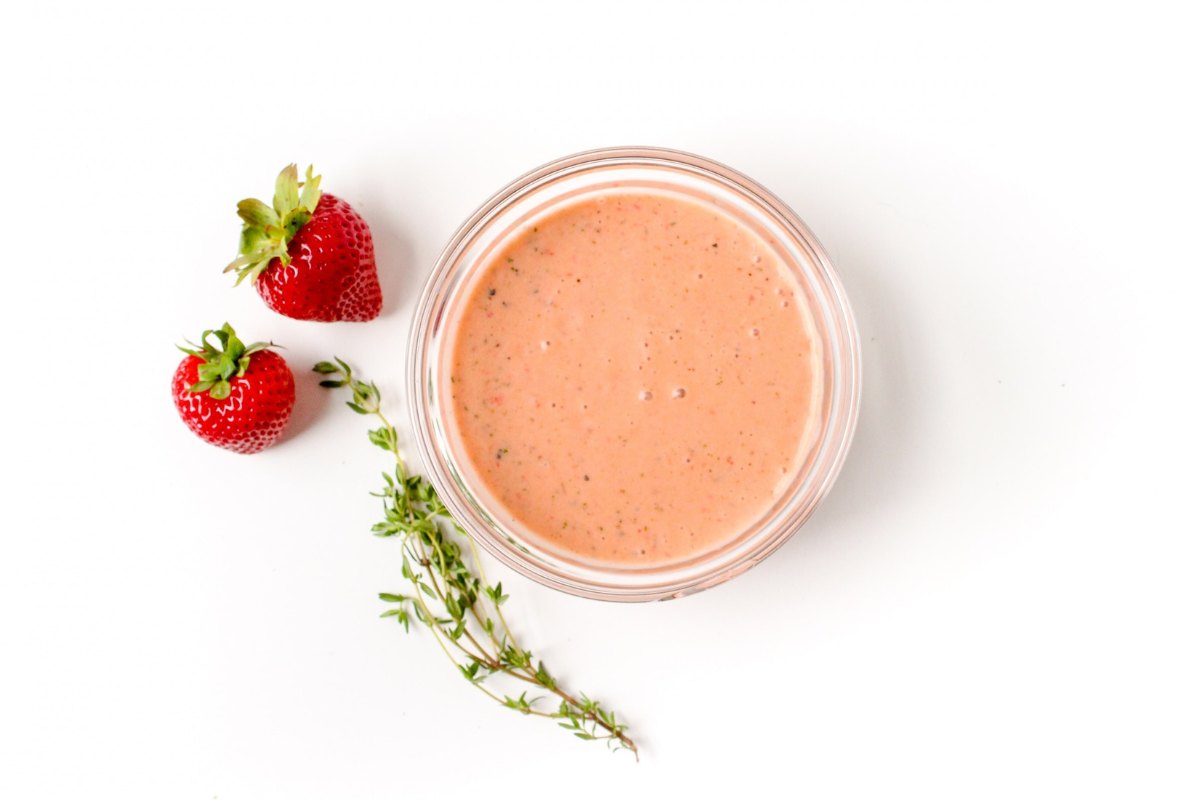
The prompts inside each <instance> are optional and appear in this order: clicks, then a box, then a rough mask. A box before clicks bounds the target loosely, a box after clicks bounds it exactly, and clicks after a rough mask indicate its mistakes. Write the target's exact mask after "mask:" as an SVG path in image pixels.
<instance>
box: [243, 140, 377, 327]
mask: <svg viewBox="0 0 1200 800" xmlns="http://www.w3.org/2000/svg"><path fill="white" fill-rule="evenodd" d="M301 185H303V187H304V189H303V191H301V189H300V187H301ZM320 186H321V176H320V175H318V176H316V177H315V178H314V177H313V174H312V167H311V166H310V167H309V168H308V170H307V172H306V173H305V176H304V183H303V184H301V183H300V179H299V176H298V175H297V172H296V165H295V164H289V165H288V166H287V167H284V169H283V172H280V173H279V177H278V178H277V179H276V181H275V198H274V201H273V203H272V205H270V206H268V205H267V204H266V203H264V202H262V201H261V200H253V199H250V200H243V201H242V202H240V203H238V216H239V217H241V218H242V222H243V224H242V238H241V245H240V247H239V252H240V253H241V255H239V256H238V257H237V258H236V259H235V260H234V261H233V263H231V264H230V265H229V266H228V267H226V268H225V271H226V272H230V271H233V270H237V273H238V280H237V282H238V283H241V282H242V281H244V280H246V279H247V278H249V279H250V280H251V281H253V282H254V286H255V288H256V289H258V293H259V294H260V295H261V296H262V299H263V300H264V301H265V302H266V304H267V307H269V308H271V309H272V310H274V311H277V312H279V313H280V314H283V315H284V316H285V317H292V318H294V319H314V320H320V321H321V322H334V321H336V320H346V321H349V322H366V321H367V320H372V319H375V317H377V316H379V311H380V309H382V308H383V293H382V292H381V291H380V289H379V276H378V274H377V273H376V271H375V245H374V243H373V242H372V241H371V231H370V229H369V228H367V223H366V222H364V221H363V218H362V217H360V216H359V215H358V212H356V211H355V210H354V209H353V208H351V207H350V204H349V203H347V202H346V201H345V200H342V199H340V198H338V197H334V196H333V195H331V194H324V195H323V194H321V189H320Z"/></svg>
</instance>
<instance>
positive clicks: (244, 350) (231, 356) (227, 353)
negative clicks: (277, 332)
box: [176, 322, 278, 400]
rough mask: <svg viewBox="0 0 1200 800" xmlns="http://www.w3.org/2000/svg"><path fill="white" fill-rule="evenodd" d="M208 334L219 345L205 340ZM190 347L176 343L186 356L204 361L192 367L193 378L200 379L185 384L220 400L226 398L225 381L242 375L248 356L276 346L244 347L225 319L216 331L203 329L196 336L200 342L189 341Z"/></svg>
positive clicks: (247, 363) (193, 389) (270, 343)
mask: <svg viewBox="0 0 1200 800" xmlns="http://www.w3.org/2000/svg"><path fill="white" fill-rule="evenodd" d="M209 336H215V337H216V339H217V341H218V342H219V343H220V347H216V346H214V345H213V344H212V342H210V341H208V337H209ZM188 344H189V345H191V347H190V348H189V347H183V346H182V345H176V346H177V347H179V349H180V350H182V351H183V352H185V353H187V354H188V355H190V356H195V357H196V358H199V359H201V360H202V361H203V362H204V363H203V364H200V365H199V366H197V367H196V377H197V378H199V379H200V380H199V381H198V382H196V383H193V384H192V385H191V386H189V387H188V391H190V392H196V393H199V392H208V396H209V397H211V398H213V399H214V400H224V399H225V398H226V397H229V393H230V391H231V389H232V387H231V386H230V384H229V379H230V378H240V377H242V376H243V375H245V374H246V370H247V369H249V367H250V356H252V355H254V354H255V353H258V352H260V351H262V350H266V349H267V348H268V347H278V345H276V344H275V343H274V342H255V343H254V344H252V345H250V346H249V347H247V346H246V345H244V344H242V340H241V339H239V338H238V337H237V334H236V333H234V332H233V328H231V327H230V326H229V323H228V322H226V323H225V324H224V325H222V326H221V329H220V330H216V331H212V330H209V331H205V332H204V333H203V334H201V335H200V344H198V345H196V344H192V342H188Z"/></svg>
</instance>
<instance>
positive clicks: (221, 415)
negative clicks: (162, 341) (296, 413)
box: [171, 323, 296, 453]
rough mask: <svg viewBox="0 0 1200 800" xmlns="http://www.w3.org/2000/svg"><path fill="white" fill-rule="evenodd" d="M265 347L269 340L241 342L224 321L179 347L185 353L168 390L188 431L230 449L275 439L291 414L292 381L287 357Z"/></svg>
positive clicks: (253, 448)
mask: <svg viewBox="0 0 1200 800" xmlns="http://www.w3.org/2000/svg"><path fill="white" fill-rule="evenodd" d="M209 336H215V337H216V339H217V341H218V342H220V345H221V346H220V349H218V348H217V347H214V346H213V344H212V343H210V342H209V341H208V337H209ZM189 344H190V342H189ZM268 347H274V345H273V344H270V343H266V342H255V343H254V344H252V345H250V346H249V347H246V346H245V345H243V344H242V342H241V340H240V339H238V338H237V335H236V334H235V333H234V332H233V328H231V327H229V323H225V325H224V326H222V328H221V329H220V330H219V331H205V332H204V334H203V335H202V336H201V337H200V345H199V346H197V345H193V346H192V347H191V348H187V347H180V348H179V349H180V350H182V351H183V352H185V353H187V354H188V357H187V358H185V359H184V360H183V361H181V362H180V363H179V366H178V367H177V368H176V370H175V376H174V377H173V378H172V379H171V395H172V396H173V397H174V398H175V408H176V409H177V410H178V411H179V416H180V417H181V418H182V419H183V421H184V423H186V424H187V426H188V427H189V428H191V429H192V432H193V433H195V434H196V435H197V436H199V437H200V438H201V439H203V440H204V441H206V442H208V443H209V444H215V445H217V446H218V447H224V448H225V449H227V450H232V451H233V452H235V453H257V452H258V451H259V450H262V449H264V448H266V447H268V446H270V445H271V444H273V443H274V442H275V440H276V439H278V438H279V436H280V434H282V433H283V428H284V426H285V425H287V421H288V418H289V417H290V416H291V415H292V405H293V404H295V402H296V384H295V381H294V380H293V378H292V371H291V370H290V369H288V365H287V362H286V361H284V360H283V357H282V356H280V355H279V354H278V353H274V352H272V351H271V350H268V349H267V348H268Z"/></svg>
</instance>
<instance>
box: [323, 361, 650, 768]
mask: <svg viewBox="0 0 1200 800" xmlns="http://www.w3.org/2000/svg"><path fill="white" fill-rule="evenodd" d="M313 371H314V372H317V373H320V374H321V375H325V376H330V377H327V378H326V379H325V380H322V381H321V386H324V387H326V388H330V389H336V388H341V387H349V388H350V393H351V396H352V399H351V400H350V401H348V402H347V403H346V405H347V406H349V407H350V409H351V410H352V411H354V412H355V413H358V414H362V415H364V416H373V417H375V418H377V419H378V421H379V422H380V424H381V427H379V428H375V429H373V430H371V431H369V432H368V434H367V437H368V438H369V439H370V440H371V443H372V444H375V445H377V446H378V447H381V448H382V449H384V450H386V451H388V452H389V453H391V454H392V456H393V458H394V459H395V462H396V463H395V467H394V469H393V470H392V472H390V473H389V472H384V473H383V481H384V485H383V488H382V490H381V491H379V492H373V493H372V494H373V495H374V496H376V497H379V498H382V500H383V512H384V515H383V519H382V520H381V521H379V522H377V523H375V525H374V526H373V528H372V531H373V532H374V533H375V535H376V536H381V537H396V538H398V539H399V541H400V548H401V567H400V574H401V576H402V577H403V578H404V580H405V581H406V582H407V585H406V587H405V591H400V592H382V593H380V595H379V598H380V599H381V600H383V601H384V602H385V603H388V604H389V605H391V606H392V608H389V609H388V610H387V611H384V612H383V614H382V615H381V616H383V617H393V618H395V620H396V621H397V622H398V623H399V624H400V625H402V626H403V627H404V630H405V631H408V630H409V629H410V625H411V624H413V623H417V624H419V625H424V626H425V627H426V628H428V629H429V630H430V631H431V632H432V633H433V636H434V639H436V640H437V643H438V645H439V646H440V647H441V650H442V652H443V653H445V654H446V658H448V659H450V661H451V662H453V664H454V665H455V667H456V668H457V669H458V671H459V673H461V674H462V676H463V677H464V678H465V679H466V680H467V681H468V682H470V684H471V685H472V686H474V687H475V688H476V689H478V690H479V691H480V692H482V693H483V694H485V695H487V696H488V697H490V698H491V699H492V700H494V701H495V702H497V703H499V704H500V705H502V706H504V707H505V708H511V709H513V710H514V711H517V712H519V713H521V714H525V715H529V716H537V717H546V718H547V719H552V720H557V722H558V726H559V727H560V728H565V729H566V730H568V731H570V732H571V733H572V734H574V735H575V736H576V737H577V738H580V739H584V740H588V741H592V740H595V741H602V742H605V743H606V744H607V746H608V747H609V749H610V750H621V749H624V750H629V751H630V752H632V753H633V755H634V758H637V756H638V749H637V744H635V743H634V741H633V739H632V738H630V736H629V734H627V733H626V730H627V727H628V726H627V725H625V724H623V723H620V722H618V721H617V715H616V714H615V713H613V712H612V711H611V710H609V709H607V708H605V707H603V706H602V705H601V704H600V703H598V702H596V701H595V700H592V699H591V698H589V697H588V696H587V695H586V694H583V693H582V692H581V693H580V694H579V695H578V696H576V695H575V694H572V693H571V692H568V691H567V690H565V689H563V688H562V687H561V686H560V685H559V683H558V681H557V680H556V679H555V678H554V677H553V676H552V675H551V674H550V671H549V670H548V669H547V668H546V665H545V664H544V663H542V661H540V660H536V659H535V658H534V656H533V653H532V652H530V651H529V650H525V649H524V648H522V647H521V646H520V645H519V644H518V643H517V641H516V638H515V637H514V636H513V634H512V630H511V629H510V628H509V626H508V621H507V620H506V619H505V618H504V612H503V611H502V610H501V606H503V605H504V603H505V601H506V600H508V595H506V594H505V593H504V588H503V586H502V585H501V583H500V582H497V583H496V584H495V585H490V584H489V583H488V581H487V577H486V576H485V575H484V573H483V563H482V562H481V560H480V558H479V552H478V550H476V548H475V542H474V540H473V539H472V538H471V537H470V536H469V535H468V534H467V533H466V531H464V530H463V528H462V526H461V525H459V524H458V522H457V521H456V520H455V519H454V518H453V517H452V516H451V515H450V512H449V511H448V510H447V509H446V506H445V505H444V504H443V503H442V501H441V499H440V498H439V497H438V495H437V492H435V491H434V488H433V486H432V485H431V484H430V483H429V481H427V480H426V479H425V478H423V477H422V476H420V475H410V474H409V472H408V467H407V466H406V465H405V463H404V458H403V457H402V456H401V455H400V448H399V439H398V436H397V435H396V428H395V426H393V425H392V424H391V422H389V421H388V419H387V417H386V416H384V414H383V412H382V411H381V410H380V407H381V397H380V392H379V388H378V387H377V386H376V385H375V384H374V383H368V382H366V381H361V380H359V379H357V378H356V377H355V376H354V374H353V372H352V371H351V369H350V367H349V365H347V364H346V362H344V361H342V360H341V359H339V358H334V360H333V362H329V361H322V362H320V363H318V364H317V365H316V366H314V367H313ZM463 543H465V544H466V547H467V548H468V549H469V550H470V551H471V561H472V562H473V565H474V569H472V566H470V565H468V563H467V562H466V561H465V560H464V558H463ZM496 678H502V679H504V680H505V681H507V682H509V683H512V684H514V685H516V686H518V687H522V688H523V691H521V693H520V694H517V695H515V696H514V695H511V694H505V693H503V692H501V691H494V690H493V688H494V683H495V681H494V680H493V679H496ZM524 684H529V685H532V687H534V688H532V689H530V688H524V686H523V685H524ZM511 691H515V690H511ZM531 691H534V692H540V694H535V695H534V696H530V692H531ZM547 699H550V700H551V702H553V701H557V703H558V706H557V708H555V707H553V705H550V706H549V707H547V706H546V705H545V703H544V702H543V701H546V700H547Z"/></svg>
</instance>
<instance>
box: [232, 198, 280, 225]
mask: <svg viewBox="0 0 1200 800" xmlns="http://www.w3.org/2000/svg"><path fill="white" fill-rule="evenodd" d="M237 208H238V216H239V217H241V218H242V220H244V221H245V223H246V224H247V225H256V226H258V227H260V228H265V227H266V226H268V225H278V224H279V214H277V213H276V212H275V210H274V209H272V208H271V207H270V206H268V205H267V204H266V203H264V202H263V201H262V200H255V199H254V198H248V199H246V200H243V201H241V202H240V203H238V205H237Z"/></svg>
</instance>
